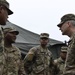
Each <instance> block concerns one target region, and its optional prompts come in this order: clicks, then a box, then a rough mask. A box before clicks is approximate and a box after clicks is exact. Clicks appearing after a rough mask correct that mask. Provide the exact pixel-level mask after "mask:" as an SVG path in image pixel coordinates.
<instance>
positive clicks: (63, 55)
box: [60, 52, 67, 60]
mask: <svg viewBox="0 0 75 75" xmlns="http://www.w3.org/2000/svg"><path fill="white" fill-rule="evenodd" d="M66 54H67V52H61V53H60V56H61V58H62V59H64V60H65V59H66Z"/></svg>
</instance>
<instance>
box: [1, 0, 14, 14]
mask: <svg viewBox="0 0 75 75" xmlns="http://www.w3.org/2000/svg"><path fill="white" fill-rule="evenodd" d="M1 5H2V6H4V7H5V8H6V9H7V11H8V15H11V14H13V12H12V11H11V10H10V9H9V3H8V2H7V1H6V0H0V6H1Z"/></svg>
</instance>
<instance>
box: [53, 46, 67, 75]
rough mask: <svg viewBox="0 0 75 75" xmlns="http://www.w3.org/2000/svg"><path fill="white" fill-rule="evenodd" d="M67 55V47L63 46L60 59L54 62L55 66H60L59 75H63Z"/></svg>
mask: <svg viewBox="0 0 75 75" xmlns="http://www.w3.org/2000/svg"><path fill="white" fill-rule="evenodd" d="M66 54H67V46H63V47H61V52H60V57H59V58H58V59H55V60H54V62H55V64H56V65H57V66H58V68H59V70H60V71H59V74H58V75H63V69H64V65H65V60H66Z"/></svg>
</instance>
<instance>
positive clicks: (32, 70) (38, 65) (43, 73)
mask: <svg viewBox="0 0 75 75" xmlns="http://www.w3.org/2000/svg"><path fill="white" fill-rule="evenodd" d="M48 42H49V34H48V33H41V34H40V45H39V46H36V47H33V48H31V49H30V50H29V52H28V53H27V55H26V56H25V58H24V67H25V71H26V73H27V74H29V75H53V74H52V69H51V68H52V65H53V59H52V53H51V52H50V51H49V50H48V48H47V44H48Z"/></svg>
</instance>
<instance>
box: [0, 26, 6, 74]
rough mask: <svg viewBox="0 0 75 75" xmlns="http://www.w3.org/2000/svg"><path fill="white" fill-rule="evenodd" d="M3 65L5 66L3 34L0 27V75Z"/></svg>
mask: <svg viewBox="0 0 75 75" xmlns="http://www.w3.org/2000/svg"><path fill="white" fill-rule="evenodd" d="M4 64H5V57H4V34H3V30H2V27H1V26H0V75H3V69H4Z"/></svg>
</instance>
